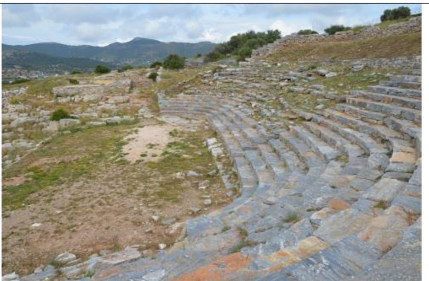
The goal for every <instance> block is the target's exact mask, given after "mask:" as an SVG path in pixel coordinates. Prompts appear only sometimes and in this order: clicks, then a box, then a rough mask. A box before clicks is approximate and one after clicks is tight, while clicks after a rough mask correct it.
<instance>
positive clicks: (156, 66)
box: [150, 61, 162, 68]
mask: <svg viewBox="0 0 429 281" xmlns="http://www.w3.org/2000/svg"><path fill="white" fill-rule="evenodd" d="M161 66H162V62H160V61H156V62H153V63H152V64H151V65H150V68H160V67H161Z"/></svg>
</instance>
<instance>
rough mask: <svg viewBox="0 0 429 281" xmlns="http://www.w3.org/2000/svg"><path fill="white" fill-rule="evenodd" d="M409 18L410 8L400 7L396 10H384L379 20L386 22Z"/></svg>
mask: <svg viewBox="0 0 429 281" xmlns="http://www.w3.org/2000/svg"><path fill="white" fill-rule="evenodd" d="M409 16H411V11H410V8H408V7H405V6H401V7H398V8H396V9H393V10H390V9H387V10H384V13H383V14H382V15H381V17H380V20H381V21H382V22H383V21H387V20H397V19H402V18H407V17H409Z"/></svg>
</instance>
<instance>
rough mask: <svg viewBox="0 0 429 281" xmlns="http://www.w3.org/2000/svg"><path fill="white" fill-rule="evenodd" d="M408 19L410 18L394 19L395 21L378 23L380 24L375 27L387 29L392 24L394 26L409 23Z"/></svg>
mask: <svg viewBox="0 0 429 281" xmlns="http://www.w3.org/2000/svg"><path fill="white" fill-rule="evenodd" d="M410 18H411V17H407V18H402V19H396V20H387V21H383V22H380V23H378V24H376V25H375V26H377V27H379V28H381V29H387V28H388V27H389V26H390V25H392V24H396V23H400V22H406V21H409V20H410Z"/></svg>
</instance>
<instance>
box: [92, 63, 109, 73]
mask: <svg viewBox="0 0 429 281" xmlns="http://www.w3.org/2000/svg"><path fill="white" fill-rule="evenodd" d="M109 72H110V68H108V67H107V66H105V65H101V64H99V65H97V66H96V67H95V73H98V74H104V73H109Z"/></svg>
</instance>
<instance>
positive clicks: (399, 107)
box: [2, 18, 424, 281]
mask: <svg viewBox="0 0 429 281" xmlns="http://www.w3.org/2000/svg"><path fill="white" fill-rule="evenodd" d="M135 43H136V44H137V45H139V43H138V42H135ZM148 44H155V43H154V42H148ZM421 44H422V42H421V18H415V19H410V20H409V21H405V20H404V21H403V22H399V23H398V22H385V23H383V25H377V26H367V27H363V28H360V29H354V30H349V31H345V32H339V33H336V34H335V35H324V34H322V35H314V36H313V35H310V36H306V35H289V36H285V37H283V38H281V39H279V40H277V41H275V42H273V43H270V44H267V45H264V46H263V47H261V48H258V49H254V51H253V52H252V56H251V57H250V58H246V61H241V62H239V63H238V65H237V66H225V65H221V64H218V65H216V66H215V65H212V64H210V65H209V64H206V65H203V66H202V67H200V68H197V67H192V68H184V69H180V70H169V69H163V68H159V69H155V68H152V69H148V68H134V69H130V70H126V71H124V72H111V73H109V74H106V75H93V74H91V75H88V74H76V75H60V76H57V77H50V78H46V79H35V80H31V81H27V82H23V83H21V84H11V85H6V86H5V87H3V92H2V95H3V110H2V113H3V116H2V119H3V134H2V137H3V144H2V149H3V158H2V164H3V166H2V169H3V170H2V172H3V173H2V180H3V186H2V211H3V212H2V216H3V220H2V222H3V233H2V243H3V248H2V253H3V257H4V258H3V264H2V269H3V272H4V273H8V274H7V275H5V276H3V280H8V281H19V280H23V281H24V280H34V281H47V280H49V281H53V280H85V281H86V280H94V281H95V280H97V281H98V280H174V281H181V280H182V281H189V280H225V281H226V280H229V281H232V280H259V281H262V280H266V281H267V280H270V281H271V280H295V281H308V280H315V281H328V280H329V281H343V280H362V281H363V280H379V281H392V280H394V281H402V280H422V277H421V275H422V232H421V225H422V203H423V201H424V200H423V201H422V198H423V197H422V171H423V170H422V161H423V160H422V145H423V143H422V111H423V110H422V108H423V103H422V92H423V91H422V86H423V84H424V81H422V80H423V79H422V59H421V53H422V51H421V49H422V45H421ZM119 46H120V45H119ZM155 71H156V74H157V79H154V80H155V81H153V80H151V79H149V77H150V76H151V74H152V73H154V72H155ZM60 110H61V111H60ZM58 112H63V113H64V114H62V118H60V120H58V118H54V117H55V116H58V114H57V113H58ZM66 113H68V114H66ZM23 241H24V242H25V243H24V242H23ZM18 274H19V275H20V276H18ZM25 275H26V276H25Z"/></svg>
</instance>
